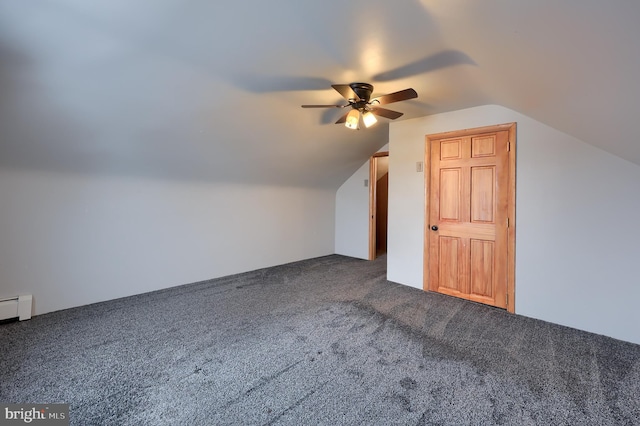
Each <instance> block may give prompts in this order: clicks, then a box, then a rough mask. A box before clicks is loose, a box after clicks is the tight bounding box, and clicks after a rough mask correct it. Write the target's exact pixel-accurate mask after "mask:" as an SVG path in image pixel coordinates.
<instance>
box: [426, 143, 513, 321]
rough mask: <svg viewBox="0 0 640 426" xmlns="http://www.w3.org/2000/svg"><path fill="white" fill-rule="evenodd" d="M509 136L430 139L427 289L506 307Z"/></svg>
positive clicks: (508, 260) (428, 153) (428, 152)
mask: <svg viewBox="0 0 640 426" xmlns="http://www.w3.org/2000/svg"><path fill="white" fill-rule="evenodd" d="M509 135H510V132H509V131H508V130H498V131H491V132H479V133H475V134H473V133H471V134H469V132H468V131H466V132H462V133H461V134H458V135H456V134H448V135H447V136H446V137H441V138H433V137H430V138H429V139H428V146H427V148H428V150H427V155H428V157H429V158H428V159H427V160H428V162H429V163H430V173H429V179H428V181H429V183H428V185H429V186H428V194H429V195H428V211H427V223H428V227H427V230H426V231H425V232H426V233H427V236H428V239H427V240H428V243H427V244H428V247H427V248H426V251H428V256H427V257H428V289H429V290H431V291H437V292H439V293H444V294H448V295H452V296H456V297H461V298H464V299H469V300H473V301H476V302H480V303H485V304H488V305H492V306H497V307H500V308H507V297H508V285H507V281H508V273H509V266H508V265H509V263H510V259H509V255H510V253H509V224H508V221H509V219H510V218H509V216H510V210H512V209H510V202H511V203H512V202H513V200H510V186H511V185H510V183H511V182H510V173H509V168H510V155H509V150H510V143H509ZM514 188H515V186H514ZM512 255H513V254H512V253H511V256H512ZM511 260H513V259H511ZM510 310H511V309H510Z"/></svg>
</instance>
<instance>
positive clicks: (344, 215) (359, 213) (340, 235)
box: [335, 144, 389, 259]
mask: <svg viewBox="0 0 640 426" xmlns="http://www.w3.org/2000/svg"><path fill="white" fill-rule="evenodd" d="M388 150H389V144H386V145H385V146H383V147H382V148H380V149H379V150H378V152H384V151H388ZM365 180H366V181H368V180H369V160H367V161H365V163H364V164H363V165H362V167H360V168H359V169H358V170H356V172H355V173H354V174H353V175H351V177H350V178H349V179H347V180H346V181H345V182H344V183H343V184H342V186H340V188H338V191H337V192H336V212H335V217H336V219H335V221H336V228H335V245H336V246H335V252H336V254H342V255H345V256H351V257H356V258H358V259H368V258H369V187H368V186H365V185H364V181H365Z"/></svg>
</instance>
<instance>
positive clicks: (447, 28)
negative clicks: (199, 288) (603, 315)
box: [0, 0, 640, 188]
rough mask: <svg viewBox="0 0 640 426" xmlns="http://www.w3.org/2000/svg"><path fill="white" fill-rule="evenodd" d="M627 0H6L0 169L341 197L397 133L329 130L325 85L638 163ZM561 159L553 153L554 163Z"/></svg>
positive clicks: (0, 12) (637, 71) (638, 58)
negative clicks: (482, 109) (269, 187)
mask: <svg viewBox="0 0 640 426" xmlns="http://www.w3.org/2000/svg"><path fill="white" fill-rule="evenodd" d="M639 18H640V2H637V1H633V0H628V1H624V0H615V1H604V0H563V1H557V0H529V1H525V0H520V1H514V0H482V1H480V0H447V1H443V0H399V1H393V2H392V1H388V0H366V1H365V0H347V1H345V0H323V1H315V2H305V1H300V0H271V1H263V0H245V1H221V0H216V1H211V0H154V1H150V0H149V1H142V0H141V1H131V0H93V1H86V0H29V1H25V0H3V1H2V2H0V65H1V67H0V90H1V91H0V166H2V167H12V168H20V169H36V170H48V171H56V172H72V173H91V174H105V175H136V176H149V177H154V178H158V177H159V178H171V179H173V178H175V179H189V180H215V181H240V182H264V183H270V184H282V185H308V186H319V187H327V188H337V187H338V186H339V185H340V184H341V183H342V182H343V181H344V180H345V179H346V178H347V177H348V176H350V175H351V173H353V171H355V170H356V169H357V168H358V167H359V166H360V165H361V164H362V162H363V161H365V160H366V158H368V157H369V156H370V155H371V154H372V153H373V152H375V151H376V150H377V149H378V148H380V147H381V146H383V145H384V144H385V143H387V141H388V125H387V124H386V122H387V121H388V120H386V119H382V120H381V121H384V123H381V124H380V125H377V126H376V127H374V128H371V129H367V130H362V131H351V130H348V129H346V128H345V127H344V126H341V125H335V124H332V123H333V122H334V121H335V120H336V119H337V118H338V117H339V116H340V115H341V114H342V113H343V112H342V111H341V110H338V109H328V110H320V109H302V108H300V105H301V104H315V103H320V104H327V103H336V102H340V101H341V98H340V96H339V95H338V93H337V92H335V91H333V90H332V89H331V88H330V84H332V83H350V82H352V81H365V82H370V83H373V84H374V85H375V90H374V94H376V93H377V94H385V93H390V92H394V91H397V90H401V89H405V88H408V87H413V88H414V89H416V91H417V92H418V95H419V97H418V99H416V100H410V101H406V102H402V103H397V104H393V105H389V106H388V107H389V108H390V109H394V110H397V111H400V112H404V113H405V115H404V116H403V117H402V118H400V119H399V120H403V119H406V118H413V117H419V116H424V115H429V114H434V113H438V112H444V111H450V110H456V109H461V108H466V107H472V106H477V105H482V104H499V105H503V106H506V107H509V108H512V109H514V110H517V111H519V112H521V113H524V114H526V115H529V116H531V117H533V118H535V119H537V120H539V121H542V122H544V123H546V124H548V125H550V126H553V127H555V128H557V129H559V130H561V131H564V132H566V133H569V134H571V135H573V136H575V137H578V138H580V139H582V140H584V141H585V142H588V143H590V144H593V145H595V146H598V147H600V148H602V149H604V150H606V151H609V152H611V153H613V154H615V155H618V156H621V157H623V158H626V159H627V160H629V161H632V162H634V163H636V164H640V142H638V136H637V135H635V131H636V126H635V121H636V120H637V118H636V116H637V114H638V112H640V84H638V82H637V78H638V76H640V49H639V48H638V40H640V26H639V25H637V20H638V19H639ZM550 155H552V153H550Z"/></svg>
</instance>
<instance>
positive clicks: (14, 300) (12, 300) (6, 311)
mask: <svg viewBox="0 0 640 426" xmlns="http://www.w3.org/2000/svg"><path fill="white" fill-rule="evenodd" d="M32 301H33V296H32V295H30V294H27V295H24V296H16V297H9V298H6V299H0V321H1V320H6V319H10V318H16V317H18V318H19V319H20V321H24V320H28V319H31V304H32Z"/></svg>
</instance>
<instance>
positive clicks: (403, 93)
mask: <svg viewBox="0 0 640 426" xmlns="http://www.w3.org/2000/svg"><path fill="white" fill-rule="evenodd" d="M417 97H418V94H417V93H416V91H415V90H413V89H404V90H400V91H399V92H393V93H389V94H388V95H382V96H380V97H377V98H375V99H374V100H372V101H371V102H375V103H377V104H380V105H385V104H391V103H394V102H400V101H406V100H407V99H414V98H417Z"/></svg>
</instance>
